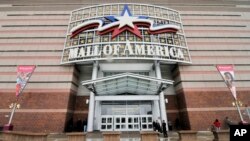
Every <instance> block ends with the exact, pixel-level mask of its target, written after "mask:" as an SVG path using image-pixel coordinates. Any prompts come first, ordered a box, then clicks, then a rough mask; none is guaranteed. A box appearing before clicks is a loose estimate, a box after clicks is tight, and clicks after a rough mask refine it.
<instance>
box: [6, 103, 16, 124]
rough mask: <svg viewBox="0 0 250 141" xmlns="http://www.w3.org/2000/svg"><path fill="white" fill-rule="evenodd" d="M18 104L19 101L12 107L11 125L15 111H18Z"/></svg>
mask: <svg viewBox="0 0 250 141" xmlns="http://www.w3.org/2000/svg"><path fill="white" fill-rule="evenodd" d="M16 106H17V102H15V103H14V106H13V108H12V111H11V115H10V119H9V123H8V124H9V125H10V124H11V122H12V119H13V116H14V113H15V111H16Z"/></svg>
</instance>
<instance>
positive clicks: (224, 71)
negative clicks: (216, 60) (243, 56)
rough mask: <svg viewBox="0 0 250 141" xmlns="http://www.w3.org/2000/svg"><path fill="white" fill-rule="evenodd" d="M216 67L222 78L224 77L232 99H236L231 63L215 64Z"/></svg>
mask: <svg viewBox="0 0 250 141" xmlns="http://www.w3.org/2000/svg"><path fill="white" fill-rule="evenodd" d="M216 68H217V69H218V71H219V72H220V74H221V76H222V78H223V79H224V81H225V83H226V85H227V87H228V88H229V90H230V91H231V93H232V95H233V97H234V99H237V96H236V87H235V84H234V67H233V65H217V66H216Z"/></svg>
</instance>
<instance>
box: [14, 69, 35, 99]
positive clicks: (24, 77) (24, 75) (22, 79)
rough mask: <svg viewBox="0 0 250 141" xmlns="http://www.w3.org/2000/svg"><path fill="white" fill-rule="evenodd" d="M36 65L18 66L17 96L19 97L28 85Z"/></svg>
mask: <svg viewBox="0 0 250 141" xmlns="http://www.w3.org/2000/svg"><path fill="white" fill-rule="evenodd" d="M35 68H36V66H18V67H17V80H16V96H17V97H18V96H19V95H20V94H21V93H22V91H23V89H24V88H25V86H26V85H27V83H28V81H29V79H30V77H31V75H32V73H33V72H34V70H35Z"/></svg>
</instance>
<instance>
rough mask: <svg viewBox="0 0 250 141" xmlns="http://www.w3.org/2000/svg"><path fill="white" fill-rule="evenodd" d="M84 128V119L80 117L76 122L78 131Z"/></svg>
mask: <svg viewBox="0 0 250 141" xmlns="http://www.w3.org/2000/svg"><path fill="white" fill-rule="evenodd" d="M81 130H82V121H81V120H80V119H78V120H77V122H76V131H78V132H80V131H81Z"/></svg>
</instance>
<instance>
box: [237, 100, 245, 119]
mask: <svg viewBox="0 0 250 141" xmlns="http://www.w3.org/2000/svg"><path fill="white" fill-rule="evenodd" d="M235 104H236V107H237V111H238V113H239V115H240V120H241V122H243V121H244V120H243V117H242V114H241V111H240V107H239V104H238V101H237V100H236V99H235Z"/></svg>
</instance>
